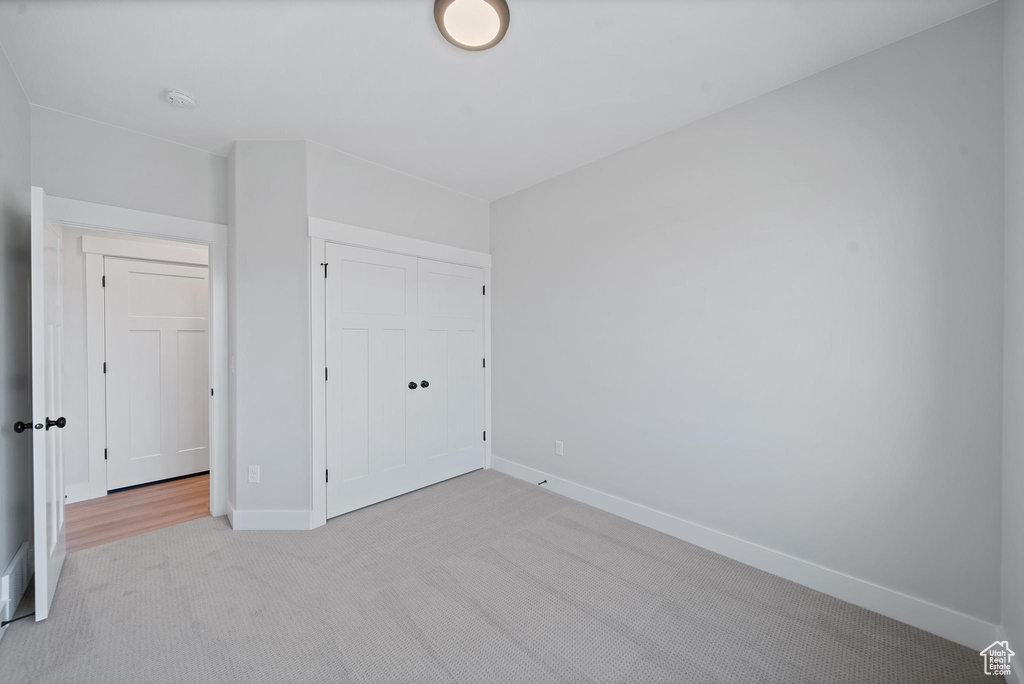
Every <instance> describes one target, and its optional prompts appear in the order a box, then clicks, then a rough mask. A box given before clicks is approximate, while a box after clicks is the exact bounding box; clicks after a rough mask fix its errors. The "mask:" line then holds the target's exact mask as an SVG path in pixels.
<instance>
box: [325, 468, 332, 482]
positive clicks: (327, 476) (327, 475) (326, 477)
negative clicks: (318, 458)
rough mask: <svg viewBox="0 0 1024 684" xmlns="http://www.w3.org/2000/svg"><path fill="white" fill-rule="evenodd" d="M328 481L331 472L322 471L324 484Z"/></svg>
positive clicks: (328, 470)
mask: <svg viewBox="0 0 1024 684" xmlns="http://www.w3.org/2000/svg"><path fill="white" fill-rule="evenodd" d="M330 481H331V471H330V469H329V468H328V469H327V470H325V471H324V482H330Z"/></svg>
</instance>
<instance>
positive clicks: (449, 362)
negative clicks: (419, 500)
mask: <svg viewBox="0 0 1024 684" xmlns="http://www.w3.org/2000/svg"><path fill="white" fill-rule="evenodd" d="M418 270H419V328H420V363H419V370H420V372H421V374H422V376H423V377H422V378H420V381H421V382H420V384H421V386H422V385H423V384H424V383H426V384H427V387H426V388H424V390H423V393H422V395H421V396H420V397H419V402H420V405H419V407H418V408H419V409H420V410H419V411H417V414H416V417H417V434H418V437H419V439H418V442H417V445H416V446H417V448H418V449H419V451H420V454H421V457H420V460H421V463H422V465H421V469H422V473H423V476H422V483H421V484H422V485H423V486H425V485H428V484H433V483H435V482H440V481H441V480H446V479H448V478H450V477H455V476H456V475H462V474H463V473H468V472H469V471H471V470H476V469H478V468H483V467H484V434H483V430H484V427H483V426H484V401H483V400H484V369H483V363H484V355H483V344H484V341H483V340H484V337H483V312H484V300H483V284H484V279H483V271H482V270H481V269H479V268H473V267H470V266H459V265H456V264H447V263H443V262H440V261H432V260H430V259H419V260H418Z"/></svg>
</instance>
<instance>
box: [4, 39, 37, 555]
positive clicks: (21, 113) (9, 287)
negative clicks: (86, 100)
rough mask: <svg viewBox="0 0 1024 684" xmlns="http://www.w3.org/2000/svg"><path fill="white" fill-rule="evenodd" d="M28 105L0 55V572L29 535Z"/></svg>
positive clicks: (30, 406)
mask: <svg viewBox="0 0 1024 684" xmlns="http://www.w3.org/2000/svg"><path fill="white" fill-rule="evenodd" d="M30 129H31V125H30V115H29V104H28V99H27V98H26V97H25V93H24V92H23V91H22V89H21V84H20V83H18V78H17V76H15V75H14V71H13V70H12V69H11V65H10V63H9V62H8V61H7V57H6V55H4V53H3V51H2V50H0V259H2V262H0V263H2V264H3V267H2V268H0V283H2V290H0V326H3V330H2V334H0V339H2V340H3V344H2V346H0V418H2V420H3V422H2V423H0V565H2V566H3V567H6V566H7V563H8V562H10V560H11V558H12V557H13V556H14V554H15V552H16V551H17V550H18V547H19V546H21V544H22V543H23V542H27V541H31V536H32V436H31V434H29V433H22V434H20V435H18V434H15V432H14V430H13V429H12V426H13V424H14V421H16V420H31V419H32V385H31V375H30V363H31V353H30V350H29V306H28V288H29V187H30V181H29V178H30V172H31V158H30V153H29V141H30V137H31V133H30Z"/></svg>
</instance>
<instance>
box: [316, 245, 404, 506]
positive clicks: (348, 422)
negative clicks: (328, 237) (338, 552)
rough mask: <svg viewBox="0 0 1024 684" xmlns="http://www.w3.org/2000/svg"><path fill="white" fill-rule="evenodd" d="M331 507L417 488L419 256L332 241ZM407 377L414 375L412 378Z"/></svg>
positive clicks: (328, 250)
mask: <svg viewBox="0 0 1024 684" xmlns="http://www.w3.org/2000/svg"><path fill="white" fill-rule="evenodd" d="M324 261H325V263H327V264H328V272H327V277H326V283H325V284H326V292H325V300H324V302H325V314H326V316H325V333H326V338H327V339H326V351H327V354H326V359H327V367H326V368H325V369H324V377H325V379H326V387H327V389H326V410H327V473H326V474H325V475H326V480H327V482H326V486H327V516H328V517H333V516H336V515H340V514H342V513H347V512H348V511H352V510H355V509H357V508H362V507H363V506H368V505H370V504H372V503H376V502H378V501H383V500H384V499H388V498H391V497H393V496H397V495H399V494H403V493H405V492H408V491H411V490H413V489H416V488H417V487H418V486H420V485H419V483H420V473H419V469H418V467H417V464H416V462H415V460H414V456H415V452H414V451H413V450H412V449H411V448H410V444H411V443H412V441H413V440H414V439H415V435H413V434H411V433H410V429H409V425H410V423H411V421H410V415H411V413H412V411H413V410H414V403H415V401H416V399H417V397H418V394H419V393H420V389H419V384H418V381H417V378H416V377H415V374H414V373H413V367H414V363H415V359H416V343H417V339H416V338H417V334H416V333H417V318H416V259H415V258H413V257H407V256H401V255H397V254H389V253H386V252H377V251H374V250H368V249H359V248H356V247H346V246H343V245H336V244H332V243H327V244H326V246H325V259H324ZM410 383H413V384H415V387H412V385H411V384H410Z"/></svg>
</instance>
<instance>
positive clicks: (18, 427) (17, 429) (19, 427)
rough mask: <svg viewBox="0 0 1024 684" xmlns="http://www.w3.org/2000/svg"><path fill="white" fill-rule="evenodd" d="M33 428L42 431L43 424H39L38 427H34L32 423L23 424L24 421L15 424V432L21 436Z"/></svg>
mask: <svg viewBox="0 0 1024 684" xmlns="http://www.w3.org/2000/svg"><path fill="white" fill-rule="evenodd" d="M33 427H34V428H35V429H36V430H41V429H42V427H43V424H42V423H39V424H38V425H32V422H31V421H30V422H28V423H23V422H22V421H20V420H19V421H18V422H17V423H15V424H14V431H15V432H17V433H19V434H21V433H22V432H25V430H31V429H32V428H33Z"/></svg>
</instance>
